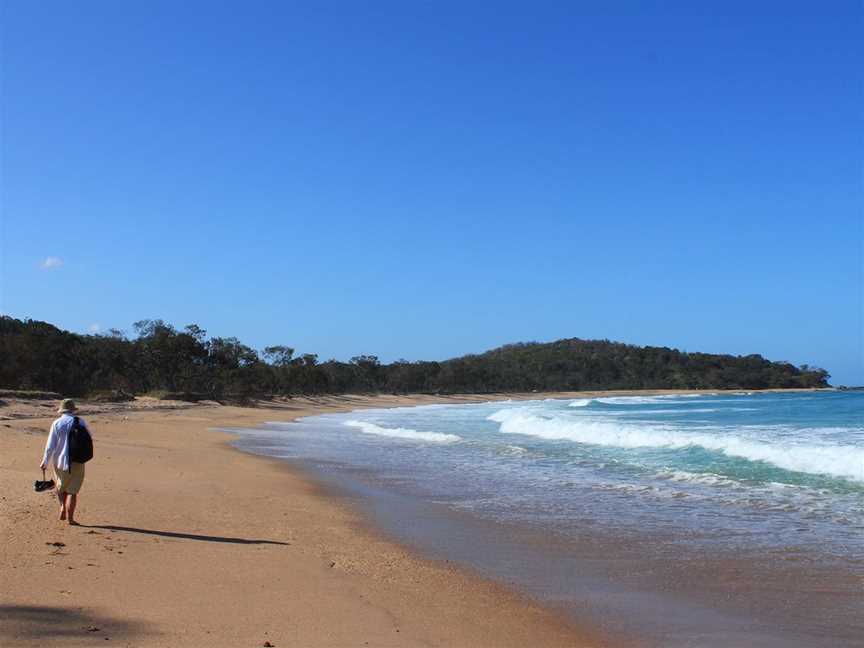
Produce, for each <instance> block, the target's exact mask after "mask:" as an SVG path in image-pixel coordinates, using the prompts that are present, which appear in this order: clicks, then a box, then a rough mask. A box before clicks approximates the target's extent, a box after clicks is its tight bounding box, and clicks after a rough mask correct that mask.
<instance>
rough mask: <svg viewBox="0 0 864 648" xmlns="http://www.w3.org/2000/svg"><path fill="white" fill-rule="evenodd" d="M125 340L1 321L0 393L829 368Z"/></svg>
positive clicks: (639, 354)
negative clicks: (326, 352) (335, 353)
mask: <svg viewBox="0 0 864 648" xmlns="http://www.w3.org/2000/svg"><path fill="white" fill-rule="evenodd" d="M134 328H135V336H134V337H131V338H129V337H127V336H125V335H124V334H123V333H121V332H120V331H116V330H112V331H110V332H109V333H108V334H107V335H79V334H76V333H71V332H69V331H64V330H61V329H59V328H57V327H56V326H53V325H52V324H48V323H46V322H39V321H34V320H19V319H15V318H12V317H7V316H2V317H0V388H6V389H28V390H33V389H38V390H50V391H54V392H60V393H62V394H66V395H72V396H84V395H91V394H94V393H98V392H106V391H123V392H126V393H130V394H142V393H148V392H155V391H162V392H172V393H185V394H194V395H198V396H200V397H207V398H215V399H223V398H248V397H253V396H264V395H290V394H301V393H302V394H323V393H346V392H355V393H356V392H378V391H385V392H396V393H413V392H433V393H439V392H440V393H468V392H475V393H491V392H501V391H531V390H538V391H575V390H589V389H766V388H795V387H826V386H828V382H827V381H828V373H827V372H826V371H825V370H823V369H818V368H814V367H807V366H806V365H804V366H802V367H795V366H794V365H792V364H790V363H788V362H771V361H769V360H766V359H765V358H763V357H762V356H760V355H748V356H731V355H717V354H708V353H685V352H683V351H678V350H675V349H670V348H667V347H638V346H633V345H629V344H622V343H619V342H609V341H608V340H580V339H577V338H572V339H567V340H558V341H556V342H548V343H539V342H531V343H520V344H510V345H506V346H503V347H500V348H498V349H494V350H492V351H487V352H486V353H482V354H479V355H467V356H463V357H461V358H454V359H451V360H445V361H442V362H425V361H420V362H408V361H406V360H399V361H396V362H393V363H391V364H382V363H380V362H379V361H378V358H377V357H375V356H366V355H360V356H356V357H354V358H352V359H351V361H350V362H339V361H336V360H328V361H327V362H319V361H318V357H317V356H316V355H315V354H310V353H306V354H302V355H295V352H294V349H292V348H291V347H288V346H271V347H267V348H265V349H263V350H262V351H261V352H260V353H259V352H258V351H256V350H254V349H252V348H250V347H248V346H246V345H244V344H243V343H241V342H240V341H239V340H238V339H237V338H233V337H231V338H220V337H210V338H208V337H207V332H206V331H204V330H203V329H202V328H200V327H199V326H197V325H195V324H191V325H189V326H186V327H185V328H183V329H182V330H177V329H175V328H174V327H173V326H171V325H170V324H166V323H165V322H163V321H161V320H142V321H140V322H137V323H136V324H135V325H134Z"/></svg>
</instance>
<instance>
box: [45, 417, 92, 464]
mask: <svg viewBox="0 0 864 648" xmlns="http://www.w3.org/2000/svg"><path fill="white" fill-rule="evenodd" d="M74 421H75V417H74V415H72V414H63V415H62V416H60V418H58V419H57V420H55V421H54V422H53V423H52V424H51V431H50V432H49V433H48V441H46V442H45V454H43V455H42V465H43V466H46V467H47V466H48V465H49V462H51V463H53V465H54V466H55V467H57V468H59V469H60V470H69V431H70V430H71V429H72V423H73V422H74ZM78 422H79V423H80V424H81V425H82V426H84V428H85V429H86V430H87V431H88V432H89V431H90V428H88V427H87V424H86V423H84V419H82V418H81V417H80V416H79V417H78Z"/></svg>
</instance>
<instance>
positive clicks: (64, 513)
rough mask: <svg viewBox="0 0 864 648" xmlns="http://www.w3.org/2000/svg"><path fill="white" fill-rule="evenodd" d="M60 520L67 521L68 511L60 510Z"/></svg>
mask: <svg viewBox="0 0 864 648" xmlns="http://www.w3.org/2000/svg"><path fill="white" fill-rule="evenodd" d="M60 519H61V520H65V519H66V509H60Z"/></svg>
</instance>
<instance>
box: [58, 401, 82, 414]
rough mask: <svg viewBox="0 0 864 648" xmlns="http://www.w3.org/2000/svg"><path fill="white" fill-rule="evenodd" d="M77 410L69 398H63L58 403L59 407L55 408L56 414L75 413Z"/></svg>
mask: <svg viewBox="0 0 864 648" xmlns="http://www.w3.org/2000/svg"><path fill="white" fill-rule="evenodd" d="M77 410H78V407H77V406H76V405H75V401H74V400H72V399H71V398H64V399H63V400H62V401H60V407H58V408H57V413H58V414H63V413H64V412H75V411H77Z"/></svg>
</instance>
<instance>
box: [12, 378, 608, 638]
mask: <svg viewBox="0 0 864 648" xmlns="http://www.w3.org/2000/svg"><path fill="white" fill-rule="evenodd" d="M537 396H538V395H537V394H532V395H527V396H523V397H535V398H536V397H537ZM561 396H563V395H561ZM509 397H512V396H510V395H501V396H500V398H502V399H503V398H509ZM517 397H518V396H517ZM479 400H489V396H477V397H452V398H447V397H425V396H419V397H397V396H380V397H367V396H342V397H323V398H298V399H294V400H292V401H287V402H284V403H279V404H274V403H271V404H269V406H267V407H263V406H262V407H257V408H238V407H226V406H220V405H215V404H203V405H201V404H199V405H195V406H188V405H185V404H181V403H164V402H160V401H145V400H139V401H136V402H135V403H131V404H127V405H122V406H121V405H103V404H83V406H82V408H81V413H82V415H83V416H84V417H85V419H86V420H87V421H88V423H89V424H90V426H91V428H92V430H93V433H94V437H95V442H96V449H97V457H96V459H95V460H94V461H92V462H91V463H90V464H88V466H87V480H86V482H85V487H84V489H83V490H82V494H81V501H80V504H79V511H78V515H77V517H78V520H79V522H80V523H81V526H79V527H68V526H67V525H66V524H65V523H61V522H60V521H59V520H57V509H58V507H57V503H56V498H55V497H54V495H53V494H52V493H35V492H33V489H32V482H33V480H34V479H36V478H39V471H38V463H39V460H40V458H41V452H42V448H43V445H44V441H45V436H46V431H47V429H48V426H49V425H50V421H51V420H52V419H53V418H54V415H53V413H52V412H51V410H50V409H48V408H47V407H46V406H47V405H53V403H49V402H46V401H42V402H38V401H34V402H20V401H7V402H6V403H5V404H4V406H3V408H2V409H0V416H2V417H3V419H2V420H0V468H2V470H0V487H2V495H0V519H2V520H3V523H2V529H0V572H2V574H3V578H2V583H0V601H2V602H0V644H2V645H9V646H28V645H34V646H35V645H46V644H50V645H58V646H93V645H96V644H99V645H123V646H182V645H186V646H205V645H209V646H228V645H230V646H263V645H273V646H364V645H368V646H526V645H531V646H608V645H617V643H613V642H612V641H611V640H610V639H609V638H608V634H607V633H606V632H605V631H604V630H603V629H601V628H591V627H578V626H576V625H574V624H573V623H572V622H571V621H569V620H566V619H564V618H563V616H561V615H559V614H557V613H556V612H555V611H552V610H547V609H544V608H543V607H541V606H539V605H536V604H534V603H532V602H531V601H529V600H527V599H526V598H524V597H522V596H520V595H518V594H516V593H515V592H513V591H510V590H508V589H507V588H505V587H503V586H501V585H498V584H495V583H491V582H489V581H485V580H483V579H481V578H479V577H478V576H476V575H473V574H471V573H470V572H466V571H464V570H460V569H456V568H454V567H451V566H450V565H448V564H444V563H441V562H434V561H430V560H426V559H424V558H423V557H420V556H417V555H413V554H412V553H411V552H410V551H408V550H406V549H404V548H403V547H401V546H399V545H398V544H396V543H395V542H393V541H390V540H388V539H387V538H384V537H382V536H381V535H380V534H379V533H377V532H376V531H375V530H374V529H371V528H369V526H368V524H366V523H365V522H364V520H363V519H362V518H361V517H360V516H359V515H358V514H356V513H355V512H354V510H353V509H352V502H351V501H350V498H349V497H346V496H344V495H340V494H336V493H332V492H327V491H325V490H324V489H322V488H321V487H320V486H318V485H316V484H315V483H314V482H313V481H312V480H311V479H310V478H309V477H308V476H305V475H303V474H301V473H300V472H299V471H297V470H294V469H289V468H288V467H286V465H285V464H284V463H283V462H279V461H275V460H268V459H264V458H260V457H254V456H252V455H248V454H245V453H242V452H240V451H238V450H235V449H233V448H232V447H231V446H230V444H229V442H230V440H231V438H232V437H231V436H230V435H228V434H225V433H221V432H216V431H213V429H212V428H214V427H218V426H223V425H234V426H251V425H255V424H258V423H261V422H263V421H269V420H290V419H292V418H295V417H298V416H305V415H310V414H315V413H322V412H332V411H343V410H350V409H355V408H362V407H390V406H401V405H411V404H418V403H430V402H471V401H479ZM109 642H110V643H109ZM268 642H269V644H268Z"/></svg>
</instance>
